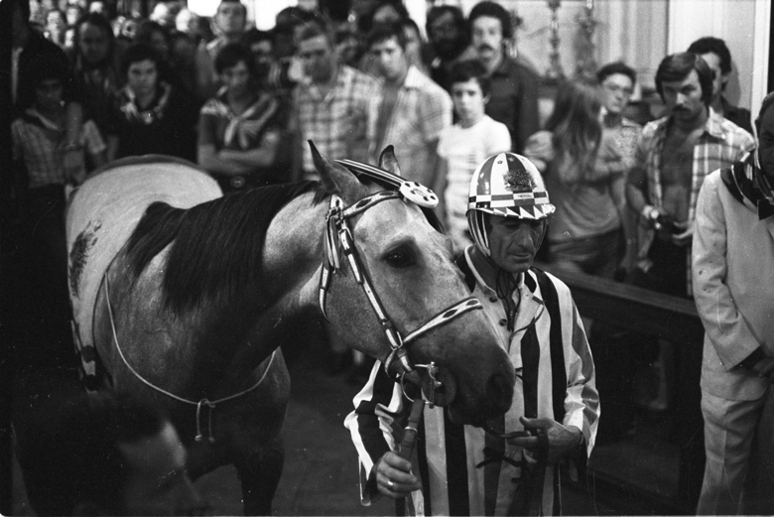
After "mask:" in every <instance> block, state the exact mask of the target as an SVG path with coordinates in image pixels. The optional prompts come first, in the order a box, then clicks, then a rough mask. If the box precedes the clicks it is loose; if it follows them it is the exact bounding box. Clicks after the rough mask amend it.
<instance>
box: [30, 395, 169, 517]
mask: <svg viewBox="0 0 774 517" xmlns="http://www.w3.org/2000/svg"><path fill="white" fill-rule="evenodd" d="M52 406H54V407H47V408H44V411H41V412H40V414H39V415H38V416H37V417H36V418H35V421H34V422H33V425H30V426H29V429H28V430H27V432H25V433H23V434H22V435H21V436H20V437H19V449H18V452H19V462H20V464H21V466H22V472H23V474H24V482H25V485H26V488H27V496H28V499H29V501H30V504H31V505H32V507H33V508H34V510H35V512H36V514H37V515H60V516H61V515H72V514H73V511H74V510H75V508H76V507H77V505H78V504H79V503H93V504H96V505H97V506H98V507H99V508H100V509H101V510H103V511H105V512H108V513H109V514H112V515H117V514H118V512H119V511H120V510H121V508H120V504H121V503H120V501H121V500H122V491H123V488H124V484H125V482H126V479H127V465H126V461H125V459H124V457H123V455H122V453H121V449H120V445H122V444H128V443H135V442H137V441H139V440H140V439H142V438H146V437H153V436H156V435H157V434H159V432H161V430H162V429H163V428H164V425H165V424H166V423H167V422H168V420H167V419H166V418H164V417H163V416H162V415H161V414H160V413H159V412H158V411H156V410H155V409H153V408H151V407H149V406H147V405H143V404H139V403H138V402H135V401H133V400H131V399H128V398H123V397H115V396H112V395H99V396H89V395H86V394H85V393H84V394H79V395H78V396H76V397H75V398H72V399H70V400H68V401H67V402H65V403H64V404H63V405H60V406H55V405H53V404H52Z"/></svg>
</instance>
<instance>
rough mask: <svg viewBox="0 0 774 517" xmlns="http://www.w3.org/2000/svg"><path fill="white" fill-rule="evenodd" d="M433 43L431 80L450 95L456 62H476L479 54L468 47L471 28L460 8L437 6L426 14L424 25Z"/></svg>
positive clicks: (431, 44) (431, 46)
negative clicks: (450, 77)
mask: <svg viewBox="0 0 774 517" xmlns="http://www.w3.org/2000/svg"><path fill="white" fill-rule="evenodd" d="M425 29H426V30H427V37H428V39H429V40H430V49H431V50H432V56H431V57H430V59H429V61H430V78H431V79H432V80H433V81H435V82H436V83H438V84H440V85H441V87H442V88H443V89H444V90H446V91H447V92H448V91H450V88H451V83H450V82H449V74H450V73H451V69H452V67H453V66H454V65H455V63H458V62H460V61H466V60H468V59H475V58H476V54H475V52H474V51H473V49H472V48H470V47H469V46H468V27H467V25H466V24H465V16H464V15H463V14H462V11H461V10H460V9H459V7H455V6H453V5H439V6H435V7H433V8H432V9H430V11H429V12H428V13H427V23H426V24H425Z"/></svg>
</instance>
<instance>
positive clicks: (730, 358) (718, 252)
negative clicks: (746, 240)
mask: <svg viewBox="0 0 774 517" xmlns="http://www.w3.org/2000/svg"><path fill="white" fill-rule="evenodd" d="M722 188H725V186H724V185H723V182H722V180H721V178H720V174H718V173H713V174H711V175H710V176H708V177H707V178H706V179H705V180H704V184H703V185H702V188H701V190H700V191H699V198H698V202H697V204H696V223H695V231H694V235H693V249H692V257H691V258H692V271H693V296H694V299H695V301H696V309H697V311H698V313H699V317H700V318H701V321H702V323H703V324H704V331H705V332H706V334H707V337H708V338H709V340H710V342H711V343H712V346H714V347H715V351H716V352H717V354H718V356H719V357H720V359H721V361H722V362H723V364H724V365H727V366H728V369H729V370H731V369H733V368H736V367H737V365H739V364H740V363H742V362H743V361H745V360H746V359H747V358H748V357H749V356H750V355H752V354H753V353H754V352H755V351H756V350H757V349H760V346H759V344H758V340H757V338H756V337H755V336H754V335H753V333H752V331H751V330H750V327H749V326H748V325H747V322H746V321H745V319H744V316H743V315H742V314H741V313H740V312H739V310H738V308H737V306H736V303H735V302H734V296H733V294H731V290H730V289H729V287H728V285H727V284H726V281H727V277H728V265H727V262H726V256H727V254H728V253H741V252H743V251H741V250H729V249H728V242H727V240H726V235H727V233H728V232H729V231H733V228H728V227H727V226H726V218H725V210H724V206H723V203H722V202H721V199H720V192H719V190H720V189H722ZM766 359H768V361H771V360H772V359H771V358H766ZM753 366H755V365H749V366H748V368H747V369H748V370H749V371H751V374H752V370H751V369H750V368H751V367H753ZM756 374H757V373H756Z"/></svg>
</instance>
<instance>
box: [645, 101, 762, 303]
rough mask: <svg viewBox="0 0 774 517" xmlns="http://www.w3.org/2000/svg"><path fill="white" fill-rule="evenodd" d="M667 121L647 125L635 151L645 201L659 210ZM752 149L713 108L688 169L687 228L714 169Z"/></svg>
mask: <svg viewBox="0 0 774 517" xmlns="http://www.w3.org/2000/svg"><path fill="white" fill-rule="evenodd" d="M670 120H671V119H670V118H669V117H663V118H661V119H658V120H654V121H653V122H649V123H648V124H646V125H645V127H644V128H643V130H642V138H641V139H640V143H639V145H638V147H637V157H636V166H637V167H642V168H644V169H645V173H646V176H647V181H648V191H647V193H646V197H647V198H648V203H649V204H651V205H653V206H655V207H656V208H660V207H661V206H662V202H663V199H662V186H661V157H662V153H663V150H664V141H665V140H666V137H667V131H668V129H669V123H670ZM754 145H755V140H754V139H753V137H752V136H751V135H750V134H749V133H748V132H747V131H745V130H744V129H742V128H740V127H739V126H737V125H736V124H734V123H733V122H730V121H728V120H726V119H725V118H723V117H721V116H720V115H718V114H717V113H716V112H715V111H714V110H712V108H710V109H709V117H707V122H706V124H705V125H704V132H703V133H702V134H701V135H700V136H699V138H698V140H697V141H696V144H695V145H694V148H693V166H692V169H691V193H690V197H689V200H688V221H687V222H688V224H693V221H694V219H695V217H696V200H697V199H698V196H699V190H700V189H701V186H702V184H703V183H704V178H705V177H706V176H707V175H708V174H709V173H711V172H712V171H714V170H716V169H722V168H726V167H731V166H732V165H733V164H734V162H735V161H737V160H738V159H739V158H741V157H742V155H744V153H745V152H747V151H749V150H750V149H752V147H753V146H754ZM653 238H654V232H653V231H650V232H648V235H647V236H645V238H644V239H643V241H644V242H643V244H642V246H641V248H640V254H641V257H643V255H645V254H647V252H648V250H649V249H650V245H651V244H652V243H653ZM685 251H686V265H687V270H688V274H687V278H686V284H687V288H688V294H691V247H690V246H686V248H685Z"/></svg>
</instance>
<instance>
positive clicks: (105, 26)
mask: <svg viewBox="0 0 774 517" xmlns="http://www.w3.org/2000/svg"><path fill="white" fill-rule="evenodd" d="M85 23H90V24H91V25H95V26H97V27H99V28H100V29H102V31H103V32H104V33H105V35H106V37H107V39H108V60H110V59H112V56H113V49H114V45H115V35H114V34H113V27H112V26H111V25H110V21H108V19H107V18H105V16H104V15H102V14H100V13H86V14H84V15H83V16H81V17H80V18H79V19H78V21H77V22H75V48H76V49H77V51H78V53H80V47H79V45H78V44H79V43H80V41H81V27H83V25H84V24H85Z"/></svg>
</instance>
